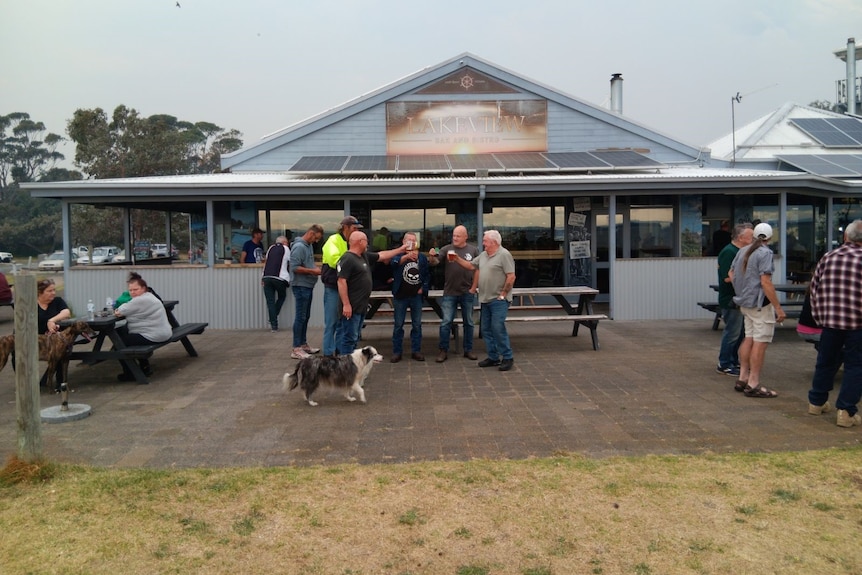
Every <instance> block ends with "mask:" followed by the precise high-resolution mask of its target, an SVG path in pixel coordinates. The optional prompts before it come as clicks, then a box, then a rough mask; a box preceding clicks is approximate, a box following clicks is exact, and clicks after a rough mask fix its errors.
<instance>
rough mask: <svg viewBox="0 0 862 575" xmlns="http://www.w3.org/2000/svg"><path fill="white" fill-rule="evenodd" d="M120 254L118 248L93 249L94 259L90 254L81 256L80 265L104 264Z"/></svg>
mask: <svg viewBox="0 0 862 575" xmlns="http://www.w3.org/2000/svg"><path fill="white" fill-rule="evenodd" d="M118 253H120V248H118V247H117V246H99V247H97V248H93V255H92V257H91V256H90V255H89V254H87V255H83V256H80V257H79V258H78V263H79V264H89V263H93V264H103V263H105V262H109V261H111V260H112V259H114V256H116V255H117V254H118Z"/></svg>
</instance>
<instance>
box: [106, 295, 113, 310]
mask: <svg viewBox="0 0 862 575" xmlns="http://www.w3.org/2000/svg"><path fill="white" fill-rule="evenodd" d="M113 309H114V300H113V299H112V298H108V299H106V300H105V310H107V311H113Z"/></svg>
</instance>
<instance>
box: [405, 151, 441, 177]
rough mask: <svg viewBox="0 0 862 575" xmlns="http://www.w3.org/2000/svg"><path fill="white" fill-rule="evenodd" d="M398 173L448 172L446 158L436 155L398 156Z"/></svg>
mask: <svg viewBox="0 0 862 575" xmlns="http://www.w3.org/2000/svg"><path fill="white" fill-rule="evenodd" d="M398 171H399V172H431V173H436V172H448V171H449V162H447V161H446V156H442V155H437V154H421V155H416V156H398Z"/></svg>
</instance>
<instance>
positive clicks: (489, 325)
mask: <svg viewBox="0 0 862 575" xmlns="http://www.w3.org/2000/svg"><path fill="white" fill-rule="evenodd" d="M508 315H509V301H508V300H505V299H495V300H493V301H491V302H488V303H483V304H482V311H481V316H480V321H481V322H482V323H481V326H482V337H484V338H485V349H486V350H487V351H488V357H489V358H490V359H493V360H494V361H496V360H498V359H512V358H513V357H514V355H513V354H512V346H511V344H510V343H509V332H508V331H506V317H507V316H508ZM465 345H466V344H465Z"/></svg>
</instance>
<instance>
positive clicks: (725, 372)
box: [715, 365, 739, 377]
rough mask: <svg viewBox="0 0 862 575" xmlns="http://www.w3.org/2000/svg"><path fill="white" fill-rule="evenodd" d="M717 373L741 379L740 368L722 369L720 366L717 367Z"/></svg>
mask: <svg viewBox="0 0 862 575" xmlns="http://www.w3.org/2000/svg"><path fill="white" fill-rule="evenodd" d="M715 373H721V374H723V375H731V376H733V377H739V368H738V367H734V366H730V367H721V366H720V365H717V366H715Z"/></svg>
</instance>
